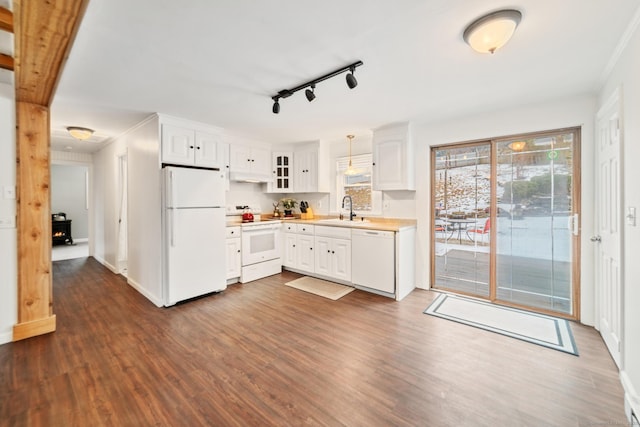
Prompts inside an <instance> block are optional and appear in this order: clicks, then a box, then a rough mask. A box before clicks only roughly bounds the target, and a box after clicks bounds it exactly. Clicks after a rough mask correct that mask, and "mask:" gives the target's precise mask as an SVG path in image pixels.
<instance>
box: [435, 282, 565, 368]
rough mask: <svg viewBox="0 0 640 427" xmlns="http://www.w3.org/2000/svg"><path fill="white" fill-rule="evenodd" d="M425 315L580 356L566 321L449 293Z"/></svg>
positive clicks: (439, 299) (436, 300)
mask: <svg viewBox="0 0 640 427" xmlns="http://www.w3.org/2000/svg"><path fill="white" fill-rule="evenodd" d="M424 312H425V313H426V314H430V315H432V316H436V317H441V318H443V319H448V320H453V321H455V322H459V323H464V324H465V325H470V326H475V327H476V328H480V329H485V330H487V331H492V332H496V333H499V334H502V335H506V336H509V337H513V338H518V339H520V340H523V341H528V342H531V343H534V344H538V345H542V346H545V347H549V348H553V349H555V350H559V351H564V352H565V353H570V354H573V355H576V356H577V355H578V349H577V347H576V344H575V341H574V339H573V334H572V333H571V328H570V326H569V322H568V321H567V320H566V319H560V318H556V317H552V316H547V315H544V314H538V313H533V312H530V311H524V310H519V309H516V308H511V307H505V306H501V305H497V304H491V303H489V302H487V301H482V300H477V299H473V298H465V297H461V296H457V295H449V294H440V295H439V296H438V297H437V298H436V299H435V300H433V302H432V303H431V305H429V307H428V308H427V309H426V310H425V311H424Z"/></svg>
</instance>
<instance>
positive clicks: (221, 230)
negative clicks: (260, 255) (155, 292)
mask: <svg viewBox="0 0 640 427" xmlns="http://www.w3.org/2000/svg"><path fill="white" fill-rule="evenodd" d="M163 184H164V185H163V215H162V220H163V228H164V235H163V256H164V260H163V261H164V262H163V263H162V264H163V299H164V305H165V306H167V307H168V306H171V305H174V304H175V303H177V302H179V301H184V300H186V299H189V298H194V297H197V296H200V295H204V294H208V293H210V292H217V291H222V290H224V289H226V287H227V282H226V267H225V265H226V260H225V257H226V250H225V208H224V206H225V203H224V201H225V182H224V173H222V172H220V171H216V170H205V169H192V168H180V167H173V166H167V167H165V168H164V169H163Z"/></svg>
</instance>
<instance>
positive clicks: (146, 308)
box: [0, 258, 625, 427]
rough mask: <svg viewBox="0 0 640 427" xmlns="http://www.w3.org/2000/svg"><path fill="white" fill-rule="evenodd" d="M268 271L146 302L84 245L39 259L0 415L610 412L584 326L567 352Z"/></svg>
mask: <svg viewBox="0 0 640 427" xmlns="http://www.w3.org/2000/svg"><path fill="white" fill-rule="evenodd" d="M297 277H299V275H298V274H296V273H292V272H283V273H282V274H280V275H275V276H271V277H268V278H265V279H261V280H259V281H256V282H252V283H247V284H236V285H232V286H230V287H229V288H228V289H227V290H226V291H224V292H222V293H219V294H212V295H209V296H206V297H204V298H199V299H195V300H192V301H189V302H186V303H184V304H178V305H176V306H173V307H170V308H157V307H155V306H154V305H153V304H151V303H150V302H149V301H148V300H146V299H145V298H144V297H143V296H142V295H140V294H139V293H138V292H136V291H135V290H134V289H133V288H131V287H130V286H129V285H127V283H126V280H125V279H124V278H122V277H121V276H117V275H114V274H112V273H111V272H110V271H109V270H107V269H106V268H104V267H103V266H101V265H100V264H99V263H97V262H96V261H95V260H93V259H92V258H88V259H77V260H67V261H57V262H54V270H53V289H54V296H55V301H56V314H57V319H58V327H57V331H56V332H55V333H53V334H49V335H44V336H39V337H34V338H31V339H28V340H25V341H20V342H14V343H9V344H5V345H2V346H0V425H1V426H5V425H6V426H38V425H42V426H75V425H77V426H87V425H92V426H103V425H104V426H146V425H189V426H207V425H215V426H266V425H274V426H275V425H277V426H280V425H294V426H297V425H305V426H307V425H309V426H341V425H344V426H389V425H394V426H416V425H425V426H426V425H429V426H456V427H459V426H503V425H518V426H558V427H564V426H573V425H596V424H598V423H620V424H622V423H624V422H625V419H624V413H623V391H622V387H621V385H620V381H619V378H618V372H617V370H616V368H615V365H614V363H613V361H612V360H611V358H610V357H609V355H608V353H607V351H606V349H605V346H604V344H603V343H602V340H601V338H600V336H599V335H598V333H597V332H596V331H595V330H594V329H593V328H590V327H587V326H584V325H580V324H576V323H572V325H571V326H572V330H573V332H574V335H575V339H576V342H577V346H578V349H579V351H580V357H575V356H572V355H569V354H566V353H562V352H559V351H555V350H551V349H547V348H544V347H540V346H537V345H533V344H530V343H526V342H523V341H520V340H516V339H512V338H509V337H505V336H502V335H498V334H495V333H491V332H488V331H482V330H479V329H477V328H473V327H469V326H466V325H462V324H459V323H456V322H451V321H447V320H444V319H439V318H436V317H433V316H427V315H425V314H423V311H424V309H425V308H426V307H427V306H428V305H429V303H430V302H431V301H432V300H433V299H434V298H435V296H436V294H435V293H433V292H429V291H423V290H416V291H414V292H412V293H411V294H410V295H409V296H408V297H406V298H405V299H404V300H403V301H401V302H396V301H394V300H392V299H389V298H384V297H381V296H378V295H373V294H369V293H366V292H362V291H358V290H356V291H354V292H352V293H350V294H348V295H346V296H345V297H343V298H341V299H340V300H337V301H331V300H328V299H325V298H321V297H318V296H316V295H312V294H308V293H306V292H302V291H299V290H296V289H293V288H290V287H287V286H284V283H285V282H287V281H290V280H292V279H295V278H297Z"/></svg>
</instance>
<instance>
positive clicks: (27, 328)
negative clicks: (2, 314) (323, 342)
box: [13, 314, 56, 341]
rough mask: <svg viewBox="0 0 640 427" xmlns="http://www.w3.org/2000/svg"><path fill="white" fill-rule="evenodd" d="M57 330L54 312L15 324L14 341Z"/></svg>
mask: <svg viewBox="0 0 640 427" xmlns="http://www.w3.org/2000/svg"><path fill="white" fill-rule="evenodd" d="M55 330H56V315H55V314H53V315H51V316H49V317H45V318H44V319H38V320H32V321H30V322H24V323H18V324H17V325H14V326H13V341H20V340H23V339H26V338H31V337H35V336H38V335H44V334H48V333H49V332H54V331H55Z"/></svg>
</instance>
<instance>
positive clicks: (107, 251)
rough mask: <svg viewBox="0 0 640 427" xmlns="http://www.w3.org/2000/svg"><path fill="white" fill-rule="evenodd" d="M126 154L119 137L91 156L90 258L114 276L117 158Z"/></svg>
mask: <svg viewBox="0 0 640 427" xmlns="http://www.w3.org/2000/svg"><path fill="white" fill-rule="evenodd" d="M124 153H126V144H125V141H124V140H123V139H122V138H119V139H117V140H115V141H113V142H111V143H110V144H109V145H107V146H106V147H105V148H103V149H102V150H100V151H98V152H96V153H94V155H93V199H94V204H93V208H94V209H93V211H92V212H91V213H90V215H91V216H92V219H93V221H92V222H93V236H94V239H93V257H94V258H95V259H96V260H98V261H99V262H100V263H102V264H103V265H105V266H106V267H107V268H109V269H110V270H111V271H113V272H114V273H117V270H116V265H117V262H116V261H117V260H116V257H117V256H118V251H117V249H118V246H117V244H118V240H117V237H118V206H119V205H118V203H117V201H118V198H117V189H118V156H119V155H121V154H124Z"/></svg>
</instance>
